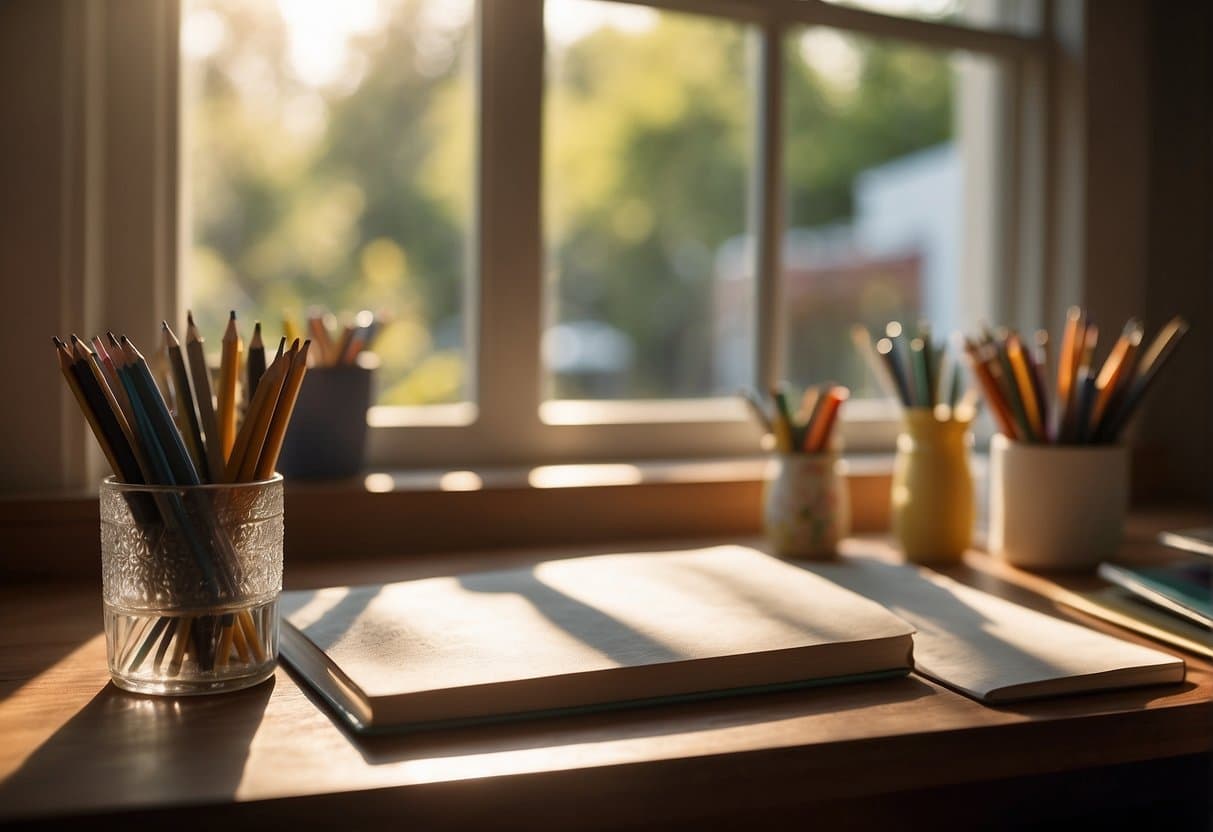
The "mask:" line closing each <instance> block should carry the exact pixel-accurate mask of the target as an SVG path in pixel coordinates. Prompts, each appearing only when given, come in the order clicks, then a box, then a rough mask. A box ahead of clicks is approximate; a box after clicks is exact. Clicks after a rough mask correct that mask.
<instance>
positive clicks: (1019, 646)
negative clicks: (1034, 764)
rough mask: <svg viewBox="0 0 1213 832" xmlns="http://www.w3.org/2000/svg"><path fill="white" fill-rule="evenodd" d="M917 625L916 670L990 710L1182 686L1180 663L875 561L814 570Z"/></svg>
mask: <svg viewBox="0 0 1213 832" xmlns="http://www.w3.org/2000/svg"><path fill="white" fill-rule="evenodd" d="M811 568H812V569H813V571H814V572H815V573H816V574H818V575H821V576H822V577H826V578H828V579H830V580H832V581H835V582H836V583H838V584H839V585H840V586H844V587H847V588H848V589H851V590H853V591H855V592H857V593H860V594H862V595H864V596H866V597H868V598H871V599H874V600H877V601H880V602H881V603H882V604H884V605H885V606H886V607H887V608H888V609H889V610H890V611H892V612H894V613H896V614H897V615H898V616H900V617H901V618H903V619H905V620H906V621H908V622H910V623H911V624H913V625H914V627H915V630H916V632H915V635H914V669H915V670H916V671H917V672H918V673H920V674H922V675H923V676H928V677H930V678H932V679H934V680H935V681H937V682H940V683H942V684H944V685H947V686H948V687H950V688H952V689H954V690H957V691H959V692H960V693H963V694H965V695H967V696H970V697H972V698H973V699H976V700H978V701H980V702H985V703H987V704H991V705H999V704H1007V703H1011V702H1019V701H1023V700H1028V699H1039V698H1042V697H1048V696H1059V695H1063V694H1074V693H1091V692H1094V691H1102V690H1116V689H1120V688H1130V687H1138V686H1142V685H1154V684H1167V683H1178V682H1182V681H1183V680H1184V674H1185V670H1186V667H1185V665H1184V661H1183V659H1180V658H1177V657H1175V656H1172V655H1170V654H1168V653H1164V652H1162V651H1160V650H1154V649H1152V648H1149V647H1143V646H1141V645H1138V644H1134V643H1132V642H1129V641H1125V640H1123V639H1119V638H1114V637H1113V636H1109V635H1105V634H1103V633H1099V632H1096V631H1095V630H1091V629H1088V628H1087V627H1083V626H1080V625H1078V624H1074V623H1071V622H1069V621H1064V620H1062V619H1059V618H1054V617H1053V616H1051V615H1045V614H1044V613H1040V612H1036V611H1035V610H1031V609H1028V608H1027V607H1024V606H1021V605H1019V604H1015V603H1012V602H1010V601H1007V600H1005V599H1002V598H998V597H996V596H994V595H991V594H989V593H987V592H982V591H981V590H978V589H974V588H973V587H970V586H966V585H964V584H962V583H959V582H958V581H954V580H952V579H951V578H948V577H946V576H944V575H940V574H938V573H936V572H933V571H931V570H927V569H920V568H917V567H913V566H907V565H901V564H890V563H885V562H883V561H880V560H877V559H874V558H865V557H853V558H846V559H845V560H842V561H839V562H837V563H832V564H821V565H816V564H814V565H812V566H811Z"/></svg>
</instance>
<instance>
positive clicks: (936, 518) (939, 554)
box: [892, 408, 974, 564]
mask: <svg viewBox="0 0 1213 832" xmlns="http://www.w3.org/2000/svg"><path fill="white" fill-rule="evenodd" d="M969 427H970V423H969V422H962V421H956V420H948V421H939V420H938V419H936V418H935V415H934V414H933V413H932V412H931V411H930V410H927V409H926V408H912V409H910V410H907V411H906V413H905V418H904V423H903V429H902V433H901V435H900V436H898V437H897V456H896V458H895V460H894V463H893V495H892V498H893V505H892V515H893V537H894V539H895V540H896V541H897V543H898V544H899V545H900V546H901V549H902V552H903V553H904V554H905V557H906V560H909V561H912V562H914V563H931V564H946V563H956V562H958V561H959V560H960V558H961V556H962V555H963V554H964V551H965V549H967V548H969V546H970V545H971V543H972V539H973V515H974V504H973V476H972V473H971V472H970V470H969V449H970V447H971V445H972V434H971V433H970V432H969Z"/></svg>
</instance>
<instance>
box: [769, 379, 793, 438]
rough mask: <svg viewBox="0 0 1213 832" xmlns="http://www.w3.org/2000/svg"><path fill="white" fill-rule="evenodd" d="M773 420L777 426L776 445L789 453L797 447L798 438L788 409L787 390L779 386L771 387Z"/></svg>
mask: <svg viewBox="0 0 1213 832" xmlns="http://www.w3.org/2000/svg"><path fill="white" fill-rule="evenodd" d="M771 401H772V402H773V403H774V405H775V406H774V407H773V408H772V412H773V414H774V415H773V417H772V422H773V424H774V426H775V447H776V448H777V449H778V450H780V451H782V452H784V453H789V452H791V451H792V450H794V449H795V448H796V444H795V443H796V440H795V437H794V435H793V432H792V414H791V412H790V411H789V410H788V399H787V392H786V391H785V390H784V389H783V388H782V387H779V386H775V387H772V388H771Z"/></svg>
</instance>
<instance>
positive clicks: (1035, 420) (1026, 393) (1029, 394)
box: [1006, 332, 1045, 439]
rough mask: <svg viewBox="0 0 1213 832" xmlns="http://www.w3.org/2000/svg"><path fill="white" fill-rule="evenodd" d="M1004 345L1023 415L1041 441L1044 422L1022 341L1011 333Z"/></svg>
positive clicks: (1017, 334) (1015, 334)
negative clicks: (1021, 404) (1021, 403)
mask: <svg viewBox="0 0 1213 832" xmlns="http://www.w3.org/2000/svg"><path fill="white" fill-rule="evenodd" d="M1006 344H1007V361H1008V362H1009V363H1010V365H1011V371H1012V372H1013V373H1014V374H1015V378H1014V381H1015V386H1016V387H1017V388H1018V389H1019V396H1020V400H1021V401H1022V402H1023V408H1024V415H1025V416H1026V417H1027V420H1028V425H1029V426H1030V427H1031V429H1032V433H1033V434H1034V435H1035V436H1038V437H1041V439H1043V438H1044V436H1045V429H1044V422H1043V421H1041V416H1040V414H1041V409H1040V402H1038V401H1037V400H1036V387H1035V385H1034V384H1033V383H1032V370H1031V369H1030V368H1029V367H1028V362H1027V358H1026V357H1025V356H1024V351H1023V341H1021V340H1020V338H1019V333H1018V332H1013V333H1011V334H1010V335H1009V336H1008V337H1007V342H1006Z"/></svg>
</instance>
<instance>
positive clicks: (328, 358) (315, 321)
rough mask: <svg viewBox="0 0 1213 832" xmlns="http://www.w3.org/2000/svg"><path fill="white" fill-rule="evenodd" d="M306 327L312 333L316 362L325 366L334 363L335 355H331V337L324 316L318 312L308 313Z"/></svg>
mask: <svg viewBox="0 0 1213 832" xmlns="http://www.w3.org/2000/svg"><path fill="white" fill-rule="evenodd" d="M307 328H308V332H310V333H311V335H312V338H311V340H312V342H313V343H314V344H315V345H316V355H315V356H314V358H315V361H316V364H318V365H319V366H321V367H327V366H329V365H330V364H334V363H336V357H335V356H334V355H333V339H332V336H330V335H329V329H328V325H327V323H326V322H325V316H324V315H323V314H320V313H313V314H311V315H308V318H307Z"/></svg>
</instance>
